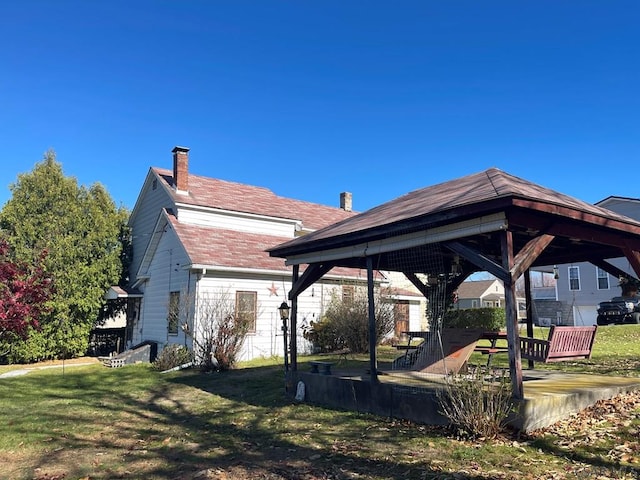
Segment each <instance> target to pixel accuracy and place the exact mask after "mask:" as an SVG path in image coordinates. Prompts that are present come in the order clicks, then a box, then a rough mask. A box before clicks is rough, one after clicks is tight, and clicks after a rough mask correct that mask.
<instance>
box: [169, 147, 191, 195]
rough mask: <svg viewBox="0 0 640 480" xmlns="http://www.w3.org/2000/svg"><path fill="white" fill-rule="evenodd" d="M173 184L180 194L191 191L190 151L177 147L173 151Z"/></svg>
mask: <svg viewBox="0 0 640 480" xmlns="http://www.w3.org/2000/svg"><path fill="white" fill-rule="evenodd" d="M171 152H173V183H174V185H175V188H176V192H178V193H187V192H188V191H189V149H188V148H187V147H175V148H174V149H173V150H171Z"/></svg>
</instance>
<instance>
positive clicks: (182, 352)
mask: <svg viewBox="0 0 640 480" xmlns="http://www.w3.org/2000/svg"><path fill="white" fill-rule="evenodd" d="M192 361H193V353H192V352H191V350H189V349H188V348H187V347H185V346H184V345H178V344H176V343H171V344H169V345H167V346H165V347H164V348H163V349H162V351H161V352H160V354H159V355H158V357H157V358H156V359H155V360H154V361H153V368H154V369H155V370H160V371H161V372H164V371H165V370H170V369H172V368H175V367H179V366H180V365H184V364H186V363H189V362H192Z"/></svg>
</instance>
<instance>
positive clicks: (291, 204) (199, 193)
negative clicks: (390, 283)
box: [152, 167, 355, 230]
mask: <svg viewBox="0 0 640 480" xmlns="http://www.w3.org/2000/svg"><path fill="white" fill-rule="evenodd" d="M152 170H153V171H154V172H155V173H156V174H157V175H159V176H160V178H161V179H162V180H164V181H165V182H166V183H167V185H168V186H169V187H170V188H169V190H170V192H171V195H172V196H173V200H174V201H175V202H176V203H185V204H188V205H197V206H201V207H211V208H220V209H224V210H232V211H236V212H244V213H252V214H255V215H267V216H272V217H279V218H289V219H295V220H302V222H303V226H304V228H305V229H311V230H316V229H318V228H322V227H326V226H327V225H331V224H332V223H335V222H338V221H340V220H344V219H345V218H349V217H352V216H353V215H355V213H354V212H347V211H345V210H343V209H341V208H337V207H328V206H326V205H320V204H317V203H310V202H304V201H301V200H294V199H291V198H284V197H280V196H278V195H276V194H275V193H273V192H272V191H271V190H269V189H268V188H264V187H256V186H252V185H245V184H243V183H235V182H229V181H226V180H220V179H217V178H209V177H201V176H198V175H193V174H191V173H190V174H189V193H188V195H181V194H177V193H175V191H174V190H173V173H172V171H171V170H166V169H162V168H155V167H154V168H152Z"/></svg>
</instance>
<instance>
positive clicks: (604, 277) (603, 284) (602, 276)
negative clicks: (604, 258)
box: [596, 268, 609, 290]
mask: <svg viewBox="0 0 640 480" xmlns="http://www.w3.org/2000/svg"><path fill="white" fill-rule="evenodd" d="M596 270H597V273H596V275H597V276H598V290H609V274H608V273H607V272H605V271H604V270H602V269H601V268H597V269H596Z"/></svg>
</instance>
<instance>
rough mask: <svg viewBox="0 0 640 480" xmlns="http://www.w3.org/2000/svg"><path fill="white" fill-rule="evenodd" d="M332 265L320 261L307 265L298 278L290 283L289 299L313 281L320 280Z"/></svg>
mask: <svg viewBox="0 0 640 480" xmlns="http://www.w3.org/2000/svg"><path fill="white" fill-rule="evenodd" d="M333 267H334V265H333V264H331V263H330V264H320V263H312V264H311V265H309V266H308V267H307V268H306V269H305V271H304V273H303V274H302V276H301V277H300V279H299V280H298V281H296V282H295V283H294V284H293V285H291V291H290V292H289V300H291V299H293V298H295V297H297V296H298V295H300V294H301V293H302V292H304V291H305V290H306V289H307V288H309V287H310V286H311V285H313V284H314V283H315V282H317V281H318V280H320V279H321V278H322V276H323V275H325V274H326V273H327V272H328V271H329V270H331V269H332V268H333Z"/></svg>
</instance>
